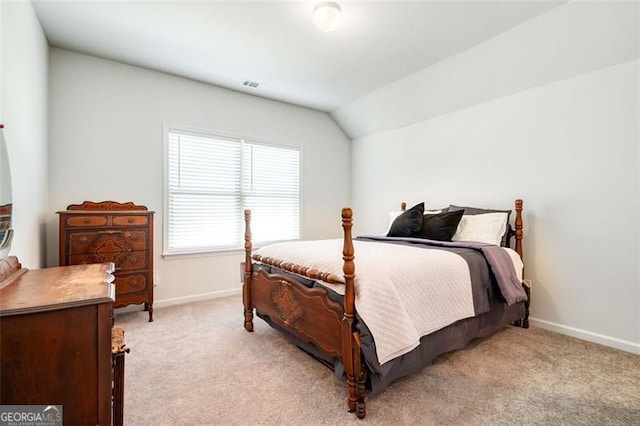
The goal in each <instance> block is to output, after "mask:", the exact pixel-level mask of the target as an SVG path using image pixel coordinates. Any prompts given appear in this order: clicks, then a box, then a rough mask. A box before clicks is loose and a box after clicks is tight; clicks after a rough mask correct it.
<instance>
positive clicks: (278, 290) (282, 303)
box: [271, 280, 304, 327]
mask: <svg viewBox="0 0 640 426" xmlns="http://www.w3.org/2000/svg"><path fill="white" fill-rule="evenodd" d="M271 300H273V303H274V304H275V306H276V309H277V310H278V312H279V313H280V319H281V320H282V323H283V324H284V325H285V326H287V327H293V326H294V324H295V323H296V321H298V320H299V319H300V318H302V317H303V316H304V307H303V306H302V304H301V303H300V301H299V300H298V299H297V298H296V296H295V295H294V293H293V291H291V284H290V283H289V282H288V281H285V280H280V285H279V286H277V287H275V288H274V289H273V291H272V292H271Z"/></svg>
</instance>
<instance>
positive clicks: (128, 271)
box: [58, 201, 154, 321]
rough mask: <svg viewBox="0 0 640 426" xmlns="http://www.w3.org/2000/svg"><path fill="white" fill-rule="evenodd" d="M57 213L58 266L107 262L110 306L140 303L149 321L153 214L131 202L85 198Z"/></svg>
mask: <svg viewBox="0 0 640 426" xmlns="http://www.w3.org/2000/svg"><path fill="white" fill-rule="evenodd" d="M58 214H59V215H60V258H59V263H60V265H61V266H64V265H80V264H87V263H102V262H113V263H114V264H115V265H116V270H115V273H114V275H115V277H116V279H115V284H116V301H115V304H114V307H116V308H119V307H123V306H127V305H131V304H141V303H144V309H145V310H146V311H149V321H153V215H154V212H152V211H149V210H148V209H147V207H145V206H140V205H136V204H134V203H132V202H127V203H118V202H115V201H102V202H91V201H85V202H83V203H82V204H71V205H69V206H67V210H66V211H60V212H58Z"/></svg>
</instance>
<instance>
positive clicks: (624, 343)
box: [529, 318, 640, 355]
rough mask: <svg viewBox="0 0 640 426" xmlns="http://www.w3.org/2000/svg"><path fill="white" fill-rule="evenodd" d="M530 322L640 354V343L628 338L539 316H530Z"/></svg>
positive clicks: (568, 334) (537, 325) (546, 328)
mask: <svg viewBox="0 0 640 426" xmlns="http://www.w3.org/2000/svg"><path fill="white" fill-rule="evenodd" d="M529 322H530V323H531V325H533V326H534V327H538V328H543V329H545V330H550V331H555V332H557V333H560V334H565V335H567V336H571V337H576V338H578V339H582V340H586V341H588V342H593V343H598V344H600V345H604V346H609V347H612V348H616V349H620V350H623V351H625V352H631V353H634V354H638V355H640V344H638V343H634V342H629V341H628V340H622V339H617V338H615V337H610V336H605V335H603V334H598V333H592V332H590V331H586V330H581V329H579V328H573V327H569V326H566V325H562V324H556V323H554V322H550V321H545V320H541V319H538V318H529Z"/></svg>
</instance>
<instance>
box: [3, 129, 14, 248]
mask: <svg viewBox="0 0 640 426" xmlns="http://www.w3.org/2000/svg"><path fill="white" fill-rule="evenodd" d="M12 210H13V203H12V201H11V170H10V169H9V156H8V154H7V145H6V143H5V140H4V125H2V124H0V259H4V258H6V257H7V256H8V255H9V250H11V240H12V239H13V229H11V213H12Z"/></svg>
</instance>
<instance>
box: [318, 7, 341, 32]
mask: <svg viewBox="0 0 640 426" xmlns="http://www.w3.org/2000/svg"><path fill="white" fill-rule="evenodd" d="M341 12H342V11H341V10H340V5H338V3H335V2H332V1H323V2H320V3H318V4H317V5H316V7H315V8H314V9H313V23H314V25H315V26H316V28H318V29H319V30H320V31H325V32H329V31H333V30H335V29H336V28H338V25H340V14H341Z"/></svg>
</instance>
